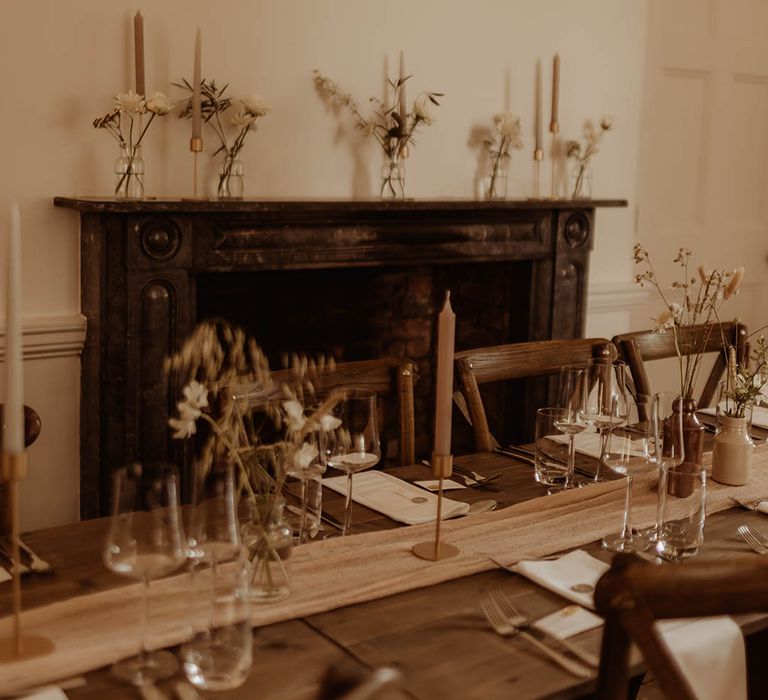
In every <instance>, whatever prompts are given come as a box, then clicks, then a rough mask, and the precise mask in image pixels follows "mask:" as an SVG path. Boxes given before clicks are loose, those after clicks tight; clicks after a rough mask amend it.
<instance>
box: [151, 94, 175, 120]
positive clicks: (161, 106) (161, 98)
mask: <svg viewBox="0 0 768 700" xmlns="http://www.w3.org/2000/svg"><path fill="white" fill-rule="evenodd" d="M147 109H148V110H149V111H150V112H152V113H154V114H156V115H157V116H158V117H163V116H165V115H166V114H168V112H170V111H171V110H172V109H173V102H171V100H170V99H169V97H168V96H167V95H165V94H164V93H162V92H156V93H155V94H154V95H152V97H150V98H149V99H148V100H147Z"/></svg>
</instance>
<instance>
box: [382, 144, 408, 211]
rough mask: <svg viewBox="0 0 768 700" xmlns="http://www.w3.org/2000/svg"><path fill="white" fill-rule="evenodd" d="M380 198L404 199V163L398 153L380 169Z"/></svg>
mask: <svg viewBox="0 0 768 700" xmlns="http://www.w3.org/2000/svg"><path fill="white" fill-rule="evenodd" d="M381 198H382V199H405V163H404V161H403V158H401V156H400V152H399V151H398V153H397V155H394V156H392V157H391V158H389V160H387V162H386V163H384V165H383V167H382V168H381Z"/></svg>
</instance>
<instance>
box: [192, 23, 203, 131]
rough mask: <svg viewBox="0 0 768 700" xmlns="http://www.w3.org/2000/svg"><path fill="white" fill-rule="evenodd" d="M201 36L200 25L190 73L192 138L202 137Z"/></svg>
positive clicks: (196, 35)
mask: <svg viewBox="0 0 768 700" xmlns="http://www.w3.org/2000/svg"><path fill="white" fill-rule="evenodd" d="M202 42H203V40H202V36H201V34H200V27H198V28H197V33H196V34H195V70H194V71H193V74H192V138H193V139H201V138H202V137H203V113H202V109H201V104H200V81H201V80H202V72H201V66H200V62H201V56H200V54H201V52H202Z"/></svg>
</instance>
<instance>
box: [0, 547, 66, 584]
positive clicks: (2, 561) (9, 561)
mask: <svg viewBox="0 0 768 700" xmlns="http://www.w3.org/2000/svg"><path fill="white" fill-rule="evenodd" d="M19 554H20V555H21V563H20V568H21V575H22V576H24V575H25V574H28V573H34V574H47V573H51V572H52V571H53V568H52V567H51V565H50V564H49V563H48V562H47V561H45V560H44V559H41V558H40V557H39V556H38V555H37V553H36V552H35V551H34V550H33V549H32V548H30V547H29V546H28V545H27V544H25V543H24V541H23V540H22V539H19ZM0 568H3V569H5V570H6V571H7V572H8V573H9V574H13V568H14V567H13V557H12V556H11V543H10V542H9V541H8V538H3V539H2V540H0Z"/></svg>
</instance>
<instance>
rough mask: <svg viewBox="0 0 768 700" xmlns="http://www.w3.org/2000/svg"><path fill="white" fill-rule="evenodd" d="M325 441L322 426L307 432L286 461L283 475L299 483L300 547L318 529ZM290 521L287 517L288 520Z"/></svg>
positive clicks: (298, 524)
mask: <svg viewBox="0 0 768 700" xmlns="http://www.w3.org/2000/svg"><path fill="white" fill-rule="evenodd" d="M326 442H327V440H326V437H325V435H324V432H323V431H322V427H321V426H319V425H318V426H317V428H316V429H315V430H313V431H312V432H310V433H308V434H307V435H306V437H305V438H304V442H303V444H302V445H301V447H299V448H297V449H296V450H295V451H294V452H293V454H291V455H290V456H289V458H288V460H287V466H286V474H287V476H288V477H289V478H291V479H296V480H298V482H299V488H300V498H301V504H300V507H299V510H298V523H297V524H296V528H295V531H296V533H297V539H298V541H299V543H300V544H304V543H305V542H308V541H309V540H311V539H312V538H313V537H315V536H316V535H317V532H318V530H319V529H320V516H321V514H322V506H323V501H322V498H323V489H322V483H321V480H322V477H323V474H324V473H325V470H326V464H327V458H326V446H325V444H326ZM289 520H290V518H289Z"/></svg>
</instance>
